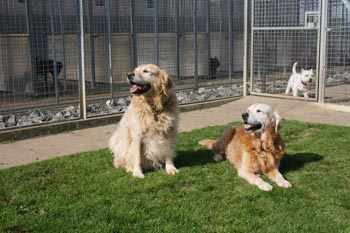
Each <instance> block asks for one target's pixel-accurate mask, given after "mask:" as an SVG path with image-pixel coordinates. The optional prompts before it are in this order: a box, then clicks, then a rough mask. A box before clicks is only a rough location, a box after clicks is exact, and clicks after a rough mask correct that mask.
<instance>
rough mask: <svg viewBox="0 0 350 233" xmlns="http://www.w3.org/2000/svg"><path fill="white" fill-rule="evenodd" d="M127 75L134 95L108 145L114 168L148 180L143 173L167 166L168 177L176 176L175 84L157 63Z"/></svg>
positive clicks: (176, 112) (176, 111) (138, 68)
mask: <svg viewBox="0 0 350 233" xmlns="http://www.w3.org/2000/svg"><path fill="white" fill-rule="evenodd" d="M127 76H128V82H129V83H130V85H131V88H130V92H131V93H132V94H133V95H134V96H133V98H132V100H131V103H130V105H129V106H128V108H127V110H126V111H125V113H124V115H123V117H122V119H121V121H120V122H119V125H118V127H117V129H116V131H115V132H114V133H113V135H112V137H111V138H110V140H109V143H108V144H109V148H110V150H111V151H112V152H113V153H114V166H115V167H116V168H119V167H123V168H125V169H126V171H128V172H132V174H133V176H134V177H138V178H144V174H143V170H146V169H150V168H161V167H162V166H163V165H164V164H165V169H166V171H167V173H168V174H176V173H177V172H178V170H177V169H176V167H175V166H174V163H173V159H174V158H175V155H176V153H175V147H176V135H177V124H178V108H177V99H176V95H175V93H174V92H172V90H171V89H172V87H173V83H172V81H171V80H170V79H169V76H168V74H167V73H166V72H165V71H163V70H161V69H159V67H157V66H156V65H153V64H146V65H140V66H139V67H137V68H136V69H135V70H134V71H133V72H132V73H128V75H127Z"/></svg>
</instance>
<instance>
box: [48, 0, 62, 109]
mask: <svg viewBox="0 0 350 233" xmlns="http://www.w3.org/2000/svg"><path fill="white" fill-rule="evenodd" d="M50 24H51V36H52V56H53V74H54V75H53V76H54V81H55V96H56V104H60V99H59V86H58V85H59V84H58V77H57V66H56V35H55V34H56V32H55V9H54V2H53V0H51V1H50ZM45 88H46V89H48V87H45Z"/></svg>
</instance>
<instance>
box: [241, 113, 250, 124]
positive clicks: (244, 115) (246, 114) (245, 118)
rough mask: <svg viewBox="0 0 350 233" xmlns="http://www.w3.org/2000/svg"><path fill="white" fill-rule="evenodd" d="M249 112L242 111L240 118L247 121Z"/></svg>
mask: <svg viewBox="0 0 350 233" xmlns="http://www.w3.org/2000/svg"><path fill="white" fill-rule="evenodd" d="M248 117H249V114H248V113H243V114H242V119H243V121H244V122H246V121H248Z"/></svg>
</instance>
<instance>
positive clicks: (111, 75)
mask: <svg viewBox="0 0 350 233" xmlns="http://www.w3.org/2000/svg"><path fill="white" fill-rule="evenodd" d="M106 7H107V9H106V10H107V15H106V17H107V25H108V63H109V82H110V85H111V97H112V98H114V77H113V60H112V52H113V51H112V22H111V0H107V4H106Z"/></svg>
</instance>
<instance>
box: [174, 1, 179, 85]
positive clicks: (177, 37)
mask: <svg viewBox="0 0 350 233" xmlns="http://www.w3.org/2000/svg"><path fill="white" fill-rule="evenodd" d="M179 5H180V4H179V0H175V33H176V79H177V80H179V79H180V35H179V33H180V30H179Z"/></svg>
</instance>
